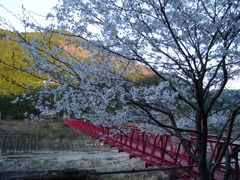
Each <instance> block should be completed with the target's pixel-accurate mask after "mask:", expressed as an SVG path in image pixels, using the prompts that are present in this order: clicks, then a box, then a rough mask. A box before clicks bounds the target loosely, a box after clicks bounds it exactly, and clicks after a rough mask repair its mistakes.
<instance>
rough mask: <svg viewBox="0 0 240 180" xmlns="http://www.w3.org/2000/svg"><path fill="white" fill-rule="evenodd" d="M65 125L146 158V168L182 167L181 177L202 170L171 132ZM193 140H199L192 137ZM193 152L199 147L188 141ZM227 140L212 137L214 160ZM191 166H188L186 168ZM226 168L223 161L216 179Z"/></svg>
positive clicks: (236, 173) (236, 172) (238, 171)
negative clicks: (222, 140)
mask: <svg viewBox="0 0 240 180" xmlns="http://www.w3.org/2000/svg"><path fill="white" fill-rule="evenodd" d="M64 124H65V125H68V126H71V127H73V128H76V129H78V130H80V131H82V132H84V133H86V134H88V135H90V136H92V137H93V138H95V139H98V140H100V141H103V142H104V143H105V144H109V145H110V147H116V148H118V150H119V152H123V151H124V152H127V153H128V154H129V157H130V158H133V157H138V158H140V159H141V160H143V161H145V167H149V166H156V167H159V168H165V167H182V168H179V169H174V174H175V175H176V176H177V177H178V178H181V179H193V178H198V177H199V173H198V169H197V167H196V165H195V164H194V161H193V159H192V158H191V157H190V156H189V155H188V153H187V152H186V151H185V149H184V148H183V146H182V144H181V143H180V142H179V141H178V140H177V139H176V138H174V137H173V136H171V135H154V134H151V133H147V132H143V131H141V130H140V129H139V128H137V127H133V126H118V127H112V128H107V127H102V126H96V125H93V124H90V123H87V122H83V121H66V122H65V123H64ZM113 129H118V132H119V133H114V130H113ZM192 140H193V141H195V139H194V138H193V137H192ZM239 142H240V140H238V143H233V144H231V145H230V150H231V151H234V150H236V149H237V148H239V147H240V143H239ZM187 145H188V147H190V149H191V151H192V152H193V153H196V150H195V149H194V147H193V146H192V144H191V143H188V144H187ZM223 145H224V142H218V137H217V136H214V135H211V136H208V152H209V153H212V152H214V151H215V155H214V157H213V161H215V160H216V159H217V157H218V155H219V153H220V152H221V150H222V148H223ZM239 154H240V153H238V154H236V155H235V156H234V157H233V158H232V159H231V166H232V167H231V174H232V176H233V179H238V178H239V177H240V167H239V164H240V156H239ZM186 167H187V168H186ZM167 171H168V172H169V173H173V170H172V169H171V168H169V169H167ZM225 171H226V166H225V164H224V163H223V164H220V165H219V166H218V168H217V170H216V171H215V174H214V179H217V180H221V179H223V176H224V172H225Z"/></svg>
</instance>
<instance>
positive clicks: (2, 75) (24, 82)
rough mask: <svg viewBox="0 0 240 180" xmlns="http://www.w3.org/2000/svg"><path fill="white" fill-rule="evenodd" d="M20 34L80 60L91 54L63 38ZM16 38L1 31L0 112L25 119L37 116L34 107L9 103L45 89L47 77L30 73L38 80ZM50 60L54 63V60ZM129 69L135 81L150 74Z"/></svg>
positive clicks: (134, 67) (135, 67)
mask: <svg viewBox="0 0 240 180" xmlns="http://www.w3.org/2000/svg"><path fill="white" fill-rule="evenodd" d="M21 35H22V36H24V37H25V36H27V37H28V38H29V39H34V38H37V39H38V41H39V42H40V41H41V43H46V45H47V46H49V47H53V46H57V47H61V48H62V52H58V53H66V54H69V56H76V57H77V59H78V60H80V61H81V60H82V59H83V58H85V57H87V56H89V55H90V53H89V52H88V51H84V50H83V49H82V48H81V47H77V46H75V45H74V44H69V43H68V42H67V40H66V39H64V38H63V36H62V35H55V36H51V34H46V33H45V34H44V33H40V32H38V33H25V34H21ZM9 37H10V38H9ZM16 38H17V37H16V34H14V33H13V32H10V31H6V30H3V29H0V49H1V51H0V111H1V112H2V115H3V116H4V117H6V116H9V115H11V116H14V117H22V116H23V113H24V112H26V111H27V110H30V111H31V112H32V113H36V112H37V111H36V110H35V109H34V108H33V107H31V104H30V102H28V101H25V102H23V101H21V102H18V103H17V104H12V103H10V101H12V100H14V99H15V98H16V96H19V95H21V94H28V93H35V91H36V90H38V89H40V88H42V87H43V83H44V80H47V79H48V78H47V77H46V76H45V75H42V76H41V77H40V76H39V74H37V73H35V74H34V71H33V72H31V73H33V74H34V76H35V77H34V76H32V75H30V73H29V71H28V68H29V67H30V66H31V65H30V62H31V61H34V59H31V58H29V57H28V56H26V54H25V53H24V51H23V50H22V47H21V45H19V44H18V43H17V40H18V39H16ZM78 40H79V39H78ZM78 40H77V41H78ZM48 58H49V59H50V60H51V61H54V59H51V57H48ZM113 60H114V61H115V63H116V68H118V67H119V66H121V64H124V63H125V61H124V60H122V59H113ZM127 70H128V71H130V72H136V71H137V72H138V73H137V74H138V75H137V76H133V77H131V78H132V79H139V77H143V75H144V76H145V75H147V76H148V75H151V73H150V71H149V70H148V69H147V68H145V67H144V66H141V65H139V64H137V63H135V62H133V64H129V65H128V66H127ZM39 77H40V78H39ZM33 90H34V91H33Z"/></svg>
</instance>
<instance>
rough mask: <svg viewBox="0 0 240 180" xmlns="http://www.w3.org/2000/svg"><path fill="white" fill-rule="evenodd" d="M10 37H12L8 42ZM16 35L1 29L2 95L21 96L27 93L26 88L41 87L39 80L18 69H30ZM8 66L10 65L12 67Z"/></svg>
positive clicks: (0, 89) (0, 85) (0, 81)
mask: <svg viewBox="0 0 240 180" xmlns="http://www.w3.org/2000/svg"><path fill="white" fill-rule="evenodd" d="M8 36H11V39H12V40H10V41H8ZM15 38H16V37H14V34H13V33H12V32H9V31H5V30H1V29H0V49H1V50H0V61H1V62H2V63H0V95H1V96H6V95H7V96H9V95H19V94H21V93H26V87H27V86H28V85H29V86H35V87H37V86H40V85H41V82H39V79H37V78H34V77H33V76H31V75H29V74H27V73H25V72H22V71H19V70H18V68H19V69H20V68H21V69H23V70H26V69H27V68H28V62H29V61H28V60H27V59H26V58H25V57H24V54H23V52H22V51H21V47H20V45H18V44H17V43H16V42H15ZM6 64H10V65H12V66H14V67H15V68H13V67H10V66H8V65H6Z"/></svg>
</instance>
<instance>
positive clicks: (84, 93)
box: [17, 0, 240, 180]
mask: <svg viewBox="0 0 240 180" xmlns="http://www.w3.org/2000/svg"><path fill="white" fill-rule="evenodd" d="M48 20H49V21H52V24H50V25H49V26H48V27H45V28H43V27H41V26H38V25H37V24H34V23H31V22H30V21H29V22H28V21H26V20H25V21H24V23H25V26H26V28H33V29H34V30H35V31H40V32H42V35H43V36H42V38H41V40H40V39H34V40H30V39H28V38H27V37H25V36H24V35H23V34H21V33H17V34H18V36H19V42H20V43H22V44H23V45H24V46H23V48H24V50H25V52H26V55H27V56H28V57H29V58H31V59H33V61H32V64H31V68H30V69H29V70H28V72H27V73H30V74H31V73H33V71H37V72H38V74H39V76H41V77H43V78H45V79H46V83H45V87H46V88H44V89H43V90H42V91H40V92H39V100H38V101H36V102H35V106H36V107H37V108H39V109H40V110H42V111H46V110H47V111H49V110H51V111H54V112H62V111H66V112H68V113H71V114H73V115H74V117H75V118H79V119H87V120H89V121H91V122H92V123H96V124H101V125H104V126H111V125H123V124H126V123H129V122H131V123H134V124H135V125H136V126H139V127H147V128H149V129H151V131H152V130H153V129H154V131H155V133H162V134H164V133H169V134H171V135H173V136H176V137H177V138H178V139H179V140H180V141H181V143H182V144H183V146H184V148H185V149H186V151H187V152H188V154H189V156H191V158H192V159H193V160H194V162H195V164H196V165H197V168H198V171H199V174H200V177H201V179H204V180H205V179H213V174H214V172H215V170H216V168H217V167H218V165H219V164H220V163H222V162H223V161H222V160H223V159H224V158H225V159H228V158H231V157H232V156H234V155H236V154H237V153H238V152H239V151H240V149H235V150H234V151H229V145H230V144H231V143H234V141H235V140H236V139H237V138H238V137H239V128H238V127H239V126H238V125H239V122H240V120H239V119H240V117H239V112H240V97H239V91H230V90H229V84H228V82H229V81H231V80H235V79H237V78H238V77H239V75H240V68H239V65H240V60H239V55H240V51H239V50H240V49H239V47H240V46H239V42H240V36H239V32H240V24H239V23H240V1H238V0H182V1H177V0H173V1H170V0H134V1H132V0H101V1H100V0H63V1H59V4H58V5H57V6H56V7H55V8H54V12H52V13H49V14H48ZM55 36H61V37H64V41H65V42H67V43H64V44H63V45H62V46H59V45H56V46H54V45H53V44H52V43H49V42H51V39H52V38H54V37H55ZM43 39H44V41H43ZM71 47H74V49H75V51H73V52H69V51H65V50H66V49H67V48H71ZM80 47H81V48H80ZM85 50H87V51H88V52H90V53H89V56H87V57H84V58H83V57H81V52H82V51H85ZM143 66H144V67H145V70H146V71H147V72H149V73H148V75H147V77H146V74H144V73H143V74H141V72H142V71H141V70H139V68H138V67H143ZM46 74H47V76H46ZM44 75H45V76H44ZM134 77H135V78H134ZM150 79H151V80H154V81H151V83H146V81H147V82H150V81H149V80H150ZM230 93H234V95H231V97H232V98H231V99H229V100H228V101H224V100H223V96H224V94H225V95H226V94H228V95H229V94H230ZM43 102H44V103H43ZM211 133H215V134H216V135H218V137H219V139H218V141H223V140H224V146H223V148H222V150H221V153H220V154H219V157H218V158H217V160H216V161H214V162H213V161H211V160H212V158H211V157H210V158H209V159H210V160H209V159H207V138H208V135H209V134H211ZM188 134H191V135H192V136H194V137H195V138H196V142H192V141H191V140H190V139H189V136H188ZM231 137H232V138H231ZM187 142H191V143H192V144H193V146H194V147H195V149H196V150H197V151H196V153H193V152H192V151H191V149H190V148H189V147H188V146H187ZM211 156H214V152H213V153H212V154H211ZM225 163H226V164H227V163H228V164H227V167H229V168H228V169H227V170H226V173H225V177H224V178H225V179H227V178H228V177H229V176H230V173H231V172H230V170H231V168H230V167H231V163H229V162H228V161H227V160H226V161H225Z"/></svg>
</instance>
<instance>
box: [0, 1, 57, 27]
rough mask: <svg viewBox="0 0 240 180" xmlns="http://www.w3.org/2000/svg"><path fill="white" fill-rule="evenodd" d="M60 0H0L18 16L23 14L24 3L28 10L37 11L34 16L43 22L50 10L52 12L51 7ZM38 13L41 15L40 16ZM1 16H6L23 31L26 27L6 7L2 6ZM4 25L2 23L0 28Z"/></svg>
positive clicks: (0, 9)
mask: <svg viewBox="0 0 240 180" xmlns="http://www.w3.org/2000/svg"><path fill="white" fill-rule="evenodd" d="M57 2H58V0H0V6H1V5H2V6H4V7H5V8H7V9H8V10H9V11H11V12H12V13H13V14H15V15H17V17H20V16H23V14H22V5H23V6H24V8H25V9H27V10H28V11H31V12H33V13H35V15H34V14H33V15H34V18H35V19H36V20H37V21H39V22H40V23H41V24H45V22H46V21H45V17H42V16H46V15H47V13H48V12H51V8H52V7H53V6H54V5H56V4H57ZM37 14H39V15H41V16H38V15H37ZM0 17H4V18H6V20H8V21H9V22H11V23H12V24H13V25H14V27H17V29H18V30H20V31H23V30H24V28H23V27H22V26H21V24H20V22H19V20H17V18H16V17H14V16H13V15H11V13H9V12H7V11H6V10H5V9H3V8H2V7H0ZM1 27H3V26H2V25H1V24H0V28H1Z"/></svg>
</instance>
